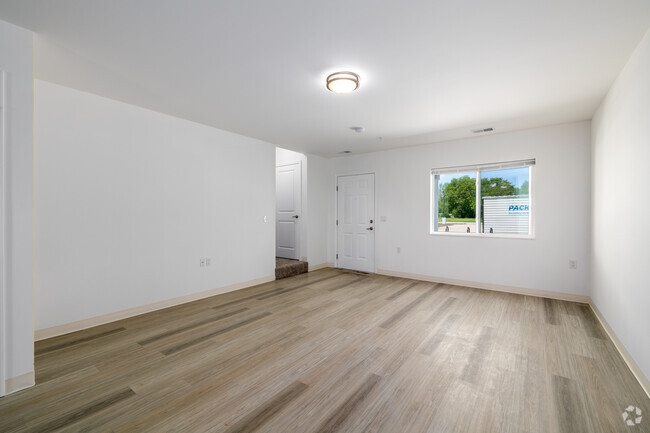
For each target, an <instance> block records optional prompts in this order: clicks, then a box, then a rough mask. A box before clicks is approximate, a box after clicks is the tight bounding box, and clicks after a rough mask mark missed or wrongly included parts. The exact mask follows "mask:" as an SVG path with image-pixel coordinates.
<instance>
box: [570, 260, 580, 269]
mask: <svg viewBox="0 0 650 433" xmlns="http://www.w3.org/2000/svg"><path fill="white" fill-rule="evenodd" d="M569 269H578V261H577V260H569Z"/></svg>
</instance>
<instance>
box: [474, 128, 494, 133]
mask: <svg viewBox="0 0 650 433" xmlns="http://www.w3.org/2000/svg"><path fill="white" fill-rule="evenodd" d="M492 131H494V128H483V129H474V130H472V132H473V133H474V134H482V133H484V132H492Z"/></svg>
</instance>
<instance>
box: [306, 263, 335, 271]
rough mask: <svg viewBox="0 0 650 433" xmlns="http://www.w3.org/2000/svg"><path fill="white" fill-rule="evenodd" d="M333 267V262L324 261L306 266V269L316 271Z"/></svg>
mask: <svg viewBox="0 0 650 433" xmlns="http://www.w3.org/2000/svg"><path fill="white" fill-rule="evenodd" d="M333 267H334V263H331V262H325V263H321V264H318V265H314V266H308V268H307V271H308V272H311V271H317V270H319V269H325V268H333Z"/></svg>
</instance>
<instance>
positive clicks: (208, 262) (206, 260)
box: [205, 257, 212, 266]
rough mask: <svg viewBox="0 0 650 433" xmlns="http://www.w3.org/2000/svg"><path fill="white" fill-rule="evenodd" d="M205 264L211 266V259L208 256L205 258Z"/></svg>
mask: <svg viewBox="0 0 650 433" xmlns="http://www.w3.org/2000/svg"><path fill="white" fill-rule="evenodd" d="M205 266H212V259H211V258H210V257H206V258H205Z"/></svg>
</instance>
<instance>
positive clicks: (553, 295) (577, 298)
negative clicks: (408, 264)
mask: <svg viewBox="0 0 650 433" xmlns="http://www.w3.org/2000/svg"><path fill="white" fill-rule="evenodd" d="M376 273H377V274H379V275H388V276H390V277H401V278H410V279H412V280H421V281H429V282H432V283H443V284H453V285H455V286H463V287H472V288H474V289H483V290H492V291H494V292H505V293H515V294H517V295H527V296H536V297H538V298H550V299H559V300H561V301H570V302H580V303H583V304H588V303H589V302H590V299H589V296H585V295H574V294H571V293H561V292H551V291H546V290H536V289H524V288H522V287H514V286H502V285H499V284H488V283H478V282H475V281H463V280H454V279H451V278H441V277H433V276H429V275H420V274H409V273H406V272H398V271H389V270H385V269H377V272H376Z"/></svg>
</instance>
